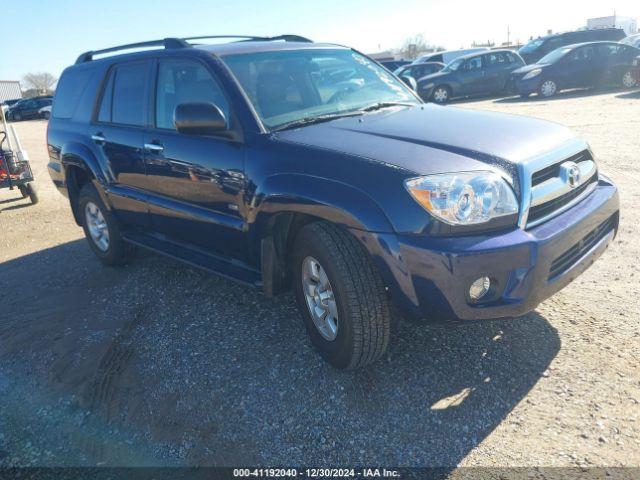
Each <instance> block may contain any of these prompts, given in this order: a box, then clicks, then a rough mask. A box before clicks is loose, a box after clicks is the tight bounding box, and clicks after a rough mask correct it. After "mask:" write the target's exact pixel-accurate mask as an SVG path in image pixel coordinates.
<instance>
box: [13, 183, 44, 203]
mask: <svg viewBox="0 0 640 480" xmlns="http://www.w3.org/2000/svg"><path fill="white" fill-rule="evenodd" d="M18 189H19V190H20V193H21V194H22V198H27V197H29V199H30V200H31V203H32V204H33V205H35V204H37V203H38V202H39V201H40V199H39V198H38V191H37V190H36V187H35V186H34V185H33V184H32V183H25V184H24V185H20V186H19V187H18Z"/></svg>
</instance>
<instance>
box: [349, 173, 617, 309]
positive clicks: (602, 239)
mask: <svg viewBox="0 0 640 480" xmlns="http://www.w3.org/2000/svg"><path fill="white" fill-rule="evenodd" d="M618 211H619V200H618V192H617V189H616V187H615V186H614V185H613V184H612V183H611V182H610V181H609V180H607V179H606V178H604V177H602V176H601V178H600V180H599V182H598V186H597V187H596V189H595V190H594V191H593V192H592V193H591V194H590V195H589V196H588V197H587V198H585V199H584V200H583V201H581V202H580V203H578V204H577V205H575V206H573V207H572V208H570V209H569V210H567V211H565V212H563V213H562V214H560V215H558V216H557V217H555V218H553V219H551V220H548V221H547V222H545V223H543V224H541V225H539V226H537V227H535V228H531V229H529V230H522V229H516V230H512V231H509V232H505V233H500V234H489V235H478V236H468V237H467V236H465V237H427V236H423V235H391V234H372V233H364V232H354V234H355V235H356V236H359V237H360V239H361V241H363V243H364V244H365V246H366V247H367V248H368V249H369V251H370V253H371V254H372V256H373V258H374V261H375V262H376V264H377V265H378V267H379V269H380V271H381V273H382V276H383V278H384V280H385V282H386V283H387V285H388V287H389V289H390V292H391V295H392V298H393V299H394V302H395V304H396V305H397V307H398V308H399V309H400V310H401V312H402V313H403V314H404V315H405V316H409V317H412V318H427V319H429V318H450V319H460V320H477V319H490V318H499V317H515V316H520V315H524V314H525V313H527V312H529V311H531V310H533V309H534V308H536V306H538V304H539V303H540V302H542V301H543V300H545V299H547V298H549V297H550V296H551V295H553V294H554V293H556V292H557V291H559V290H560V289H562V288H563V287H565V286H566V285H567V284H569V283H570V282H571V281H573V280H574V279H575V278H576V277H577V276H578V275H580V274H581V273H582V272H584V271H585V270H586V269H587V268H589V266H591V264H592V263H593V262H594V261H595V260H596V259H597V258H598V257H599V256H600V255H601V254H602V253H603V252H604V250H605V249H606V248H607V246H608V245H609V244H610V242H611V241H612V239H613V238H614V237H615V234H616V232H617V229H618ZM481 276H487V277H490V278H491V279H492V280H494V281H495V282H496V284H497V287H496V290H495V294H494V295H493V297H492V299H491V301H489V302H487V303H484V304H483V303H478V304H473V303H472V302H471V301H470V299H469V297H468V291H469V286H470V285H471V283H472V282H473V281H474V280H476V279H477V278H479V277H481Z"/></svg>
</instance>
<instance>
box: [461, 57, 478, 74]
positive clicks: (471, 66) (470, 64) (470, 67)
mask: <svg viewBox="0 0 640 480" xmlns="http://www.w3.org/2000/svg"><path fill="white" fill-rule="evenodd" d="M481 68H482V57H473V58H470V59H469V60H467V62H466V63H465V64H464V69H465V70H467V71H474V70H480V69H481Z"/></svg>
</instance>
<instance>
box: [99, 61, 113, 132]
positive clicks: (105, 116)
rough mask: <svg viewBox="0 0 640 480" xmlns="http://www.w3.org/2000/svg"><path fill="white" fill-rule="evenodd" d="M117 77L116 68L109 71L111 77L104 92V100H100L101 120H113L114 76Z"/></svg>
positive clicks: (108, 121) (107, 121)
mask: <svg viewBox="0 0 640 480" xmlns="http://www.w3.org/2000/svg"><path fill="white" fill-rule="evenodd" d="M114 77H115V69H112V70H111V71H110V72H109V79H108V80H107V83H106V84H105V87H104V92H103V93H102V101H101V102H100V111H99V112H98V121H99V122H106V123H110V122H111V100H112V99H113V78H114Z"/></svg>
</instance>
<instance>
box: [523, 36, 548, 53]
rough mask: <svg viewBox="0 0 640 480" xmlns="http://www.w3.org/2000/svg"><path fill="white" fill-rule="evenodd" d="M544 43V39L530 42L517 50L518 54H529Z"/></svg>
mask: <svg viewBox="0 0 640 480" xmlns="http://www.w3.org/2000/svg"><path fill="white" fill-rule="evenodd" d="M543 43H544V38H538V39H537V40H531V41H530V42H529V43H527V44H526V45H525V46H524V47H522V48H521V49H520V50H519V53H531V52H533V51H534V50H535V49H536V48H538V47H539V46H540V45H542V44H543Z"/></svg>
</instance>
